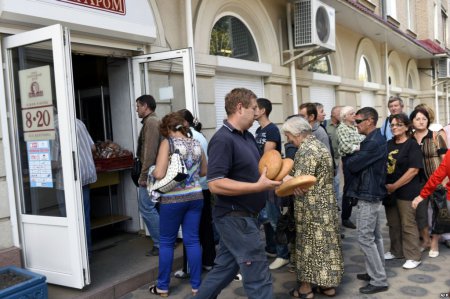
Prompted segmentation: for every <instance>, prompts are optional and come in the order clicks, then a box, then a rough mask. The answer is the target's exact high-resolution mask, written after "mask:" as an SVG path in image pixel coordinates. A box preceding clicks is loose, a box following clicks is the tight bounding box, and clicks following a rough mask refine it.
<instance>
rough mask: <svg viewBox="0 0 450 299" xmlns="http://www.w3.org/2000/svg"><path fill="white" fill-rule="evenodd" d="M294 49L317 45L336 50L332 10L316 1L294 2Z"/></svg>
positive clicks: (302, 0)
mask: <svg viewBox="0 0 450 299" xmlns="http://www.w3.org/2000/svg"><path fill="white" fill-rule="evenodd" d="M293 11H294V47H296V48H301V47H311V46H315V45H318V46H320V47H321V48H323V49H329V50H333V51H334V50H336V42H335V39H336V32H335V31H336V24H335V13H334V8H332V7H331V6H328V5H326V4H324V3H322V2H320V1H318V0H295V1H293Z"/></svg>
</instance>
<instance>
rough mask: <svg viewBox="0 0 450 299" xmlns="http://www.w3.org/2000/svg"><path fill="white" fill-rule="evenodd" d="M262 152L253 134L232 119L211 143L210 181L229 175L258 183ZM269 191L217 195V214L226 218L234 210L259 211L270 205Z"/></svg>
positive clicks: (208, 173)
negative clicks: (236, 124)
mask: <svg viewBox="0 0 450 299" xmlns="http://www.w3.org/2000/svg"><path fill="white" fill-rule="evenodd" d="M259 159H260V154H259V150H258V146H257V144H256V141H255V138H254V137H253V135H252V134H251V133H250V132H248V131H244V132H241V131H239V130H237V129H235V128H234V127H233V126H232V125H231V124H230V123H229V122H227V121H224V125H223V126H222V127H221V128H220V129H219V130H218V131H217V132H216V133H215V134H214V136H213V137H212V138H211V141H210V142H209V144H208V172H207V180H208V182H211V181H214V180H218V179H223V178H228V179H231V180H236V181H240V182H248V183H255V182H257V181H258V179H259V173H258V163H259ZM265 194H266V192H258V193H250V194H244V195H236V196H226V195H220V194H218V195H217V199H216V203H215V206H214V211H213V217H214V218H217V217H222V216H224V215H225V214H227V213H228V212H230V211H233V210H238V211H246V212H250V213H259V211H260V210H261V209H262V208H263V207H264V206H265V204H266V195H265Z"/></svg>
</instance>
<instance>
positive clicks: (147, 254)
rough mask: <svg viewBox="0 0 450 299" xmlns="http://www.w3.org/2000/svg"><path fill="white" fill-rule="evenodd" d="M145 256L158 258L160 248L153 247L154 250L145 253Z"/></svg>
mask: <svg viewBox="0 0 450 299" xmlns="http://www.w3.org/2000/svg"><path fill="white" fill-rule="evenodd" d="M145 255H146V256H158V255H159V248H158V247H155V246H153V248H152V250H150V251H147V252H146V253H145Z"/></svg>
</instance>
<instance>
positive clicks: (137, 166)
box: [131, 157, 142, 187]
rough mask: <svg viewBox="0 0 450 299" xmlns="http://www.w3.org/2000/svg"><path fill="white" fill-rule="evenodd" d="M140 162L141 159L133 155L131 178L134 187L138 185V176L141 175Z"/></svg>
mask: <svg viewBox="0 0 450 299" xmlns="http://www.w3.org/2000/svg"><path fill="white" fill-rule="evenodd" d="M141 170H142V162H141V159H139V158H138V157H135V158H134V159H133V167H132V168H131V179H132V180H133V183H134V184H135V185H136V187H139V177H140V176H141Z"/></svg>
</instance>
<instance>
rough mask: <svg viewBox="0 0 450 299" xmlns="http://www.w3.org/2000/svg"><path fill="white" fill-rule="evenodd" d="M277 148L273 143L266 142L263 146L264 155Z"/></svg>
mask: <svg viewBox="0 0 450 299" xmlns="http://www.w3.org/2000/svg"><path fill="white" fill-rule="evenodd" d="M276 148H277V144H276V143H275V142H273V141H266V143H265V144H264V153H265V152H268V151H270V150H273V149H276Z"/></svg>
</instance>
